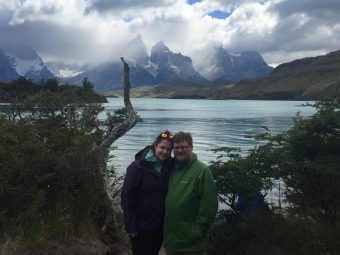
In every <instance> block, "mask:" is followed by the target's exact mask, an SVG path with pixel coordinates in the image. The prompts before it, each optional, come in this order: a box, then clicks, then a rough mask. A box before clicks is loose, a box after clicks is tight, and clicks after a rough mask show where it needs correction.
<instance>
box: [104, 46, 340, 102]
mask: <svg viewBox="0 0 340 255" xmlns="http://www.w3.org/2000/svg"><path fill="white" fill-rule="evenodd" d="M339 90H340V50H338V51H334V52H330V53H328V54H326V55H323V56H317V57H309V58H303V59H297V60H294V61H292V62H289V63H284V64H281V65H279V66H277V67H276V68H274V70H273V71H272V72H271V73H270V74H268V75H267V76H265V77H262V78H258V79H246V80H241V81H238V82H234V83H221V84H219V85H215V86H204V87H202V86H197V85H196V84H193V83H188V82H176V83H171V82H170V83H166V84H163V85H156V86H152V87H151V86H146V87H139V88H134V89H132V90H131V94H132V95H133V96H134V97H166V98H210V99H260V100H263V99H271V100H318V99H321V98H324V97H328V96H334V95H336V94H338V93H339ZM119 93H121V92H119ZM107 95H108V94H107ZM111 95H115V94H114V93H113V94H111ZM116 95H119V94H116Z"/></svg>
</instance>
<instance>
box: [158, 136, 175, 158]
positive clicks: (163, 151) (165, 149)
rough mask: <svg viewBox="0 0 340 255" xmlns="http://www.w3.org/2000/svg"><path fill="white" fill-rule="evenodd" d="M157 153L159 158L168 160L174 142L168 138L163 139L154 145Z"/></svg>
mask: <svg viewBox="0 0 340 255" xmlns="http://www.w3.org/2000/svg"><path fill="white" fill-rule="evenodd" d="M154 150H155V155H156V157H157V158H158V159H159V160H166V159H167V158H169V157H170V155H171V150H172V143H171V142H169V141H168V140H165V139H164V140H162V141H160V142H159V143H158V144H156V145H154Z"/></svg>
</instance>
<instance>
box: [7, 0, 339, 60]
mask: <svg viewBox="0 0 340 255" xmlns="http://www.w3.org/2000/svg"><path fill="white" fill-rule="evenodd" d="M137 34H140V35H141V36H142V39H143V41H144V42H145V44H146V46H147V50H148V52H150V50H151V47H152V46H153V45H154V44H155V43H156V42H158V41H160V40H162V41H164V42H165V44H166V45H167V46H168V47H169V48H170V49H171V50H172V51H173V52H176V53H178V52H181V53H182V54H184V55H188V56H191V57H192V58H193V59H194V60H195V56H196V55H197V53H199V52H202V51H203V50H204V49H205V48H206V47H207V46H209V45H223V47H224V48H225V49H227V50H228V51H229V52H230V53H237V52H242V51H245V50H255V51H258V52H259V53H260V54H261V55H262V56H263V58H264V59H265V61H266V62H267V63H268V64H270V65H273V66H276V65H277V64H280V63H284V62H289V61H292V60H294V59H298V58H303V57H310V56H317V55H323V54H326V53H328V52H331V51H334V50H337V49H340V1H339V0H262V1H258V0H257V1H255V0H238V1H236V0H201V1H196V0H0V44H13V43H17V44H25V45H27V46H31V47H32V48H34V49H35V50H36V51H37V52H38V54H39V55H40V56H41V57H42V58H43V60H44V61H45V62H46V61H52V60H58V61H59V60H60V61H64V62H74V63H77V62H88V61H89V62H92V63H94V62H99V61H103V60H107V59H108V58H118V57H119V54H120V52H121V49H122V47H123V45H124V44H126V43H127V42H128V41H130V40H132V39H133V38H135V37H136V35H137Z"/></svg>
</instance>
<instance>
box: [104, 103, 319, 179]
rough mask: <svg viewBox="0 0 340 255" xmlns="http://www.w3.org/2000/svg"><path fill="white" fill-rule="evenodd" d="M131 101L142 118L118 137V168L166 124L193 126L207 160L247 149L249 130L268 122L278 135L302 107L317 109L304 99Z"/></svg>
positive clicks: (303, 110)
mask: <svg viewBox="0 0 340 255" xmlns="http://www.w3.org/2000/svg"><path fill="white" fill-rule="evenodd" d="M108 101H109V102H108V103H106V104H104V106H105V110H106V111H113V110H116V109H119V108H121V107H122V106H123V105H124V103H123V99H122V98H109V99H108ZM131 101H132V104H133V106H134V108H135V110H136V111H137V112H138V114H139V115H140V117H141V118H142V119H143V122H139V123H137V125H136V126H135V127H134V128H132V129H131V130H130V131H129V132H128V133H127V134H125V135H124V136H123V137H121V138H120V139H118V140H117V141H116V142H115V143H114V144H113V146H116V147H117V148H116V149H115V150H113V151H112V152H111V153H112V154H113V155H114V158H113V159H112V160H111V162H110V164H114V165H115V167H116V169H117V170H118V172H119V173H121V174H124V172H125V169H126V167H127V166H128V165H129V164H130V162H132V161H133V160H134V155H135V154H136V153H137V152H138V151H139V150H140V149H142V148H144V146H146V145H148V144H151V143H152V142H153V139H154V138H155V137H156V135H158V134H159V133H160V132H162V131H164V130H165V129H168V130H170V131H171V132H173V133H175V132H178V131H188V132H190V133H191V134H192V136H193V139H194V152H195V153H197V154H198V157H199V159H201V160H202V161H203V162H205V163H209V161H211V160H214V159H215V158H216V157H215V155H214V154H213V152H211V151H209V150H210V149H213V148H218V147H222V146H232V147H240V148H241V149H242V150H243V151H244V152H245V151H246V150H247V149H249V148H251V147H253V146H254V145H255V144H256V143H255V141H254V140H253V139H249V138H246V137H245V135H246V134H247V133H260V132H262V131H263V129H262V128H261V126H267V127H268V128H269V129H270V130H271V132H272V133H273V134H276V133H279V132H282V131H284V130H287V129H289V128H290V127H291V126H292V124H293V121H292V118H293V117H294V116H295V115H296V113H297V112H300V114H301V115H302V116H310V115H311V114H313V113H314V108H312V107H306V106H303V104H305V103H306V102H302V101H259V100H197V99H193V100H190V99H151V98H132V99H131Z"/></svg>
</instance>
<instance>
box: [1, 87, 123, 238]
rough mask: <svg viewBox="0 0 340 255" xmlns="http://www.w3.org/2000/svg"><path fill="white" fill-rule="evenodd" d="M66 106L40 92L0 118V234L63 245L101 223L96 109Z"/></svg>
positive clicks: (102, 129) (101, 130) (100, 124)
mask: <svg viewBox="0 0 340 255" xmlns="http://www.w3.org/2000/svg"><path fill="white" fill-rule="evenodd" d="M67 102H68V99H67V98H66V97H65V96H63V95H56V94H54V93H53V92H50V91H46V92H40V93H38V94H35V95H34V96H31V97H29V98H26V99H25V100H21V101H16V103H13V104H11V105H10V106H9V107H7V108H5V109H3V110H2V112H0V130H1V132H0V230H1V231H0V232H2V233H5V232H13V233H14V234H15V233H22V235H23V237H24V239H25V240H30V239H32V240H33V241H34V240H37V239H39V238H40V239H41V238H42V239H46V238H60V239H69V238H70V237H72V236H83V235H87V234H91V231H95V230H96V228H97V226H99V225H100V224H101V223H102V221H103V219H104V218H105V212H106V211H105V208H106V204H105V195H104V194H103V191H102V176H101V175H100V174H99V171H98V164H99V162H98V158H97V151H96V147H97V145H98V144H99V143H100V142H102V140H103V139H104V137H105V136H106V134H107V130H108V129H109V128H108V127H107V126H106V123H105V122H104V121H101V120H99V119H98V114H99V113H100V112H101V111H102V110H103V108H102V107H101V106H99V105H86V104H67ZM117 116H119V118H118V117H117ZM117 116H116V115H115V114H112V115H111V117H109V118H108V120H107V121H108V122H110V123H111V125H113V124H114V123H117V121H121V120H122V119H123V115H122V113H121V112H119V114H118V115H117ZM111 171H112V173H111V176H114V173H113V170H112V169H111Z"/></svg>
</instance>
